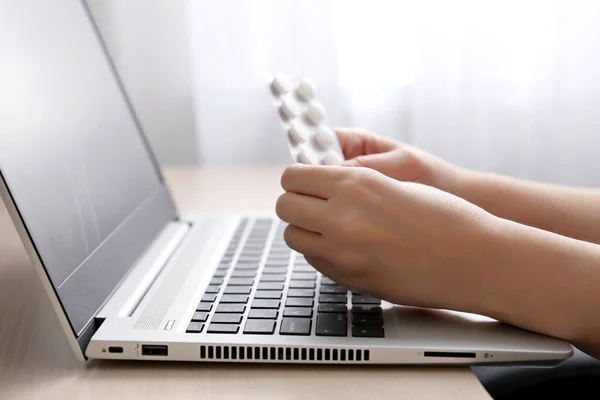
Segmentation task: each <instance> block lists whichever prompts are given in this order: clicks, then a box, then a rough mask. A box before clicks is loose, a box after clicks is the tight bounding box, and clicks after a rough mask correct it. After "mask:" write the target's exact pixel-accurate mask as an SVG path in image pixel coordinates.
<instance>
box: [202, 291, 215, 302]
mask: <svg viewBox="0 0 600 400" xmlns="http://www.w3.org/2000/svg"><path fill="white" fill-rule="evenodd" d="M216 299H217V295H216V294H212V293H207V294H205V295H204V296H202V300H201V301H202V302H203V303H212V302H214V301H215V300H216Z"/></svg>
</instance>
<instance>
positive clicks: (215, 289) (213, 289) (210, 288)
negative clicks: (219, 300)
mask: <svg viewBox="0 0 600 400" xmlns="http://www.w3.org/2000/svg"><path fill="white" fill-rule="evenodd" d="M219 290H221V286H217V285H209V286H208V287H207V288H206V291H205V292H204V293H219Z"/></svg>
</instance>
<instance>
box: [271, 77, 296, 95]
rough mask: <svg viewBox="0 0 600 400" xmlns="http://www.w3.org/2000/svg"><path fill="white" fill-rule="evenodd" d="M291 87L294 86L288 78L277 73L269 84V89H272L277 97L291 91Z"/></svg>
mask: <svg viewBox="0 0 600 400" xmlns="http://www.w3.org/2000/svg"><path fill="white" fill-rule="evenodd" d="M292 86H294V83H293V82H292V80H291V79H290V77H289V76H287V75H285V74H282V73H278V74H277V75H275V77H274V78H273V81H272V82H271V87H272V88H273V91H274V92H275V94H276V95H278V96H283V95H284V94H286V93H287V92H289V91H290V90H292Z"/></svg>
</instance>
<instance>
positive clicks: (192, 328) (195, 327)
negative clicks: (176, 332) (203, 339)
mask: <svg viewBox="0 0 600 400" xmlns="http://www.w3.org/2000/svg"><path fill="white" fill-rule="evenodd" d="M203 328H204V324H203V323H202V322H190V324H189V325H188V327H187V329H186V332H187V333H200V332H202V329H203Z"/></svg>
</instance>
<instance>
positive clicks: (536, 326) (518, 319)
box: [470, 217, 600, 343]
mask: <svg viewBox="0 0 600 400" xmlns="http://www.w3.org/2000/svg"><path fill="white" fill-rule="evenodd" d="M494 218H496V217H494ZM486 236H487V237H486V238H485V239H484V241H483V242H482V243H481V244H480V245H481V246H482V251H480V253H485V257H483V258H481V259H480V260H479V267H480V268H479V270H478V271H477V278H476V279H475V280H476V281H478V282H479V283H480V285H478V286H477V288H476V291H475V293H474V297H472V298H470V301H471V302H473V304H476V311H474V312H475V313H478V314H482V315H486V316H489V317H491V318H494V319H497V320H499V321H503V322H505V323H508V324H512V325H515V326H518V327H521V328H524V329H528V330H532V331H535V332H540V333H543V334H546V335H549V336H554V337H559V338H562V339H565V340H568V341H570V342H572V343H586V332H589V331H594V332H597V330H598V329H599V328H600V326H597V325H598V321H597V318H596V317H595V311H594V313H593V315H594V318H593V321H595V322H593V324H594V329H591V330H590V329H589V325H590V324H589V322H590V321H586V320H585V318H584V315H585V314H586V309H587V308H589V307H590V306H591V305H594V304H593V303H594V297H595V295H594V293H596V290H597V287H598V285H599V284H600V279H599V277H598V274H597V273H596V270H597V265H598V261H599V260H600V251H599V249H598V247H597V246H594V245H592V244H590V243H586V242H582V241H578V240H574V239H571V238H567V237H564V236H560V235H557V234H554V233H551V232H547V231H543V230H540V229H537V228H533V227H530V226H526V225H521V224H519V223H516V222H513V221H510V220H505V219H501V218H496V223H495V224H494V226H493V229H490V230H489V231H488V232H487V235H486ZM594 309H595V307H594ZM574 310H578V311H577V312H574Z"/></svg>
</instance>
